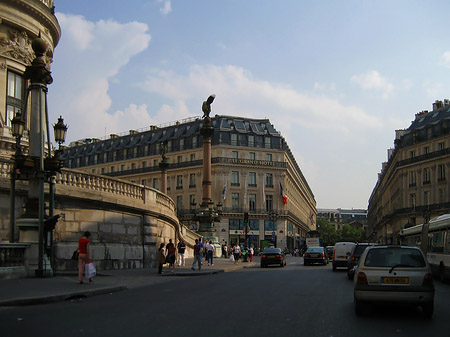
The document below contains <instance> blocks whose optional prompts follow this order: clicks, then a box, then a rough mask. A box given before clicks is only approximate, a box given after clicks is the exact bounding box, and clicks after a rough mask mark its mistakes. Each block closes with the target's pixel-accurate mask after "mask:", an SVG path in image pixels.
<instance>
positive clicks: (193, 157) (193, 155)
mask: <svg viewBox="0 0 450 337" xmlns="http://www.w3.org/2000/svg"><path fill="white" fill-rule="evenodd" d="M194 160H195V153H191V161H194Z"/></svg>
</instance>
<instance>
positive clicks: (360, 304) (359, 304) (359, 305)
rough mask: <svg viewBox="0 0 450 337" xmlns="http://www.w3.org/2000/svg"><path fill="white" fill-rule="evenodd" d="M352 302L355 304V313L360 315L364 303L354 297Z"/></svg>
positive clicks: (362, 311)
mask: <svg viewBox="0 0 450 337" xmlns="http://www.w3.org/2000/svg"><path fill="white" fill-rule="evenodd" d="M354 304H355V314H356V315H357V316H361V315H362V314H363V313H364V307H365V305H364V303H363V302H361V301H359V300H357V299H356V298H355V299H354Z"/></svg>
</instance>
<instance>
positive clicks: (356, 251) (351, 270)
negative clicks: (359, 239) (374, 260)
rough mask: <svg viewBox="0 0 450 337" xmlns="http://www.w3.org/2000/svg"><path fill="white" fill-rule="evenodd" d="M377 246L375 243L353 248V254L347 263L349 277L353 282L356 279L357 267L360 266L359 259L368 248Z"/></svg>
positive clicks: (359, 244) (360, 244)
mask: <svg viewBox="0 0 450 337" xmlns="http://www.w3.org/2000/svg"><path fill="white" fill-rule="evenodd" d="M371 246H375V243H357V244H356V245H355V247H353V250H352V253H351V255H350V257H349V258H348V261H347V277H348V279H349V280H353V278H354V277H355V267H356V266H357V265H358V262H359V258H360V257H361V255H362V253H364V251H365V250H366V248H367V247H371Z"/></svg>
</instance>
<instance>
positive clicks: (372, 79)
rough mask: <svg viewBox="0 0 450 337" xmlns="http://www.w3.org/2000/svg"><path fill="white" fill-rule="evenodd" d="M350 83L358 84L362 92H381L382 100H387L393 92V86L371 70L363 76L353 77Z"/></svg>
mask: <svg viewBox="0 0 450 337" xmlns="http://www.w3.org/2000/svg"><path fill="white" fill-rule="evenodd" d="M351 82H353V83H356V84H358V85H359V86H360V87H361V88H362V89H364V90H377V91H379V92H381V97H382V98H383V99H387V98H389V97H390V96H391V95H392V93H393V92H394V85H393V84H392V83H390V82H389V80H388V79H387V78H385V77H383V76H381V74H380V73H379V72H378V71H376V70H372V71H369V72H367V73H365V74H360V75H354V76H352V78H351Z"/></svg>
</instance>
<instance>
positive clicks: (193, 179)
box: [189, 173, 195, 188]
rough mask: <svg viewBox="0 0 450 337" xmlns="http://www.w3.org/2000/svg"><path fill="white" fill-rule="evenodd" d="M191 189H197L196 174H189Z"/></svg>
mask: <svg viewBox="0 0 450 337" xmlns="http://www.w3.org/2000/svg"><path fill="white" fill-rule="evenodd" d="M189 187H190V188H193V187H195V173H191V174H189Z"/></svg>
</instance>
